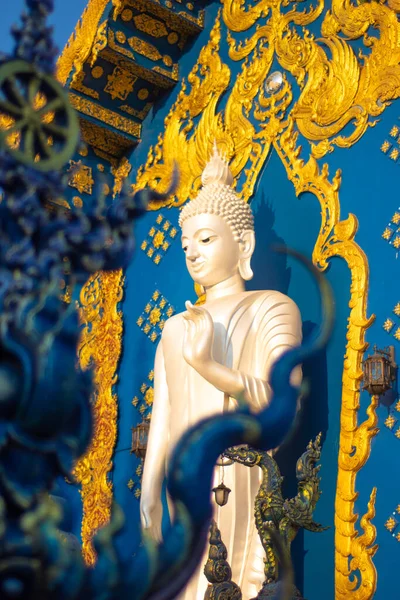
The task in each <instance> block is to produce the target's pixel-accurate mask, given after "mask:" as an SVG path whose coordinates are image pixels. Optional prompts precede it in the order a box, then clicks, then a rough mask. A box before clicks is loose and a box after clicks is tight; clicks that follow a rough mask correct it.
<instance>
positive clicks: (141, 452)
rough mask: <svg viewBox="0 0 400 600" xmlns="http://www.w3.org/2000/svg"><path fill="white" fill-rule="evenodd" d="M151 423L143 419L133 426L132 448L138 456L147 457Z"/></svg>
mask: <svg viewBox="0 0 400 600" xmlns="http://www.w3.org/2000/svg"><path fill="white" fill-rule="evenodd" d="M149 429H150V423H149V421H148V420H145V419H143V421H142V422H141V423H139V425H137V426H136V427H132V448H131V452H132V453H133V454H136V456H137V457H138V458H141V459H142V460H144V459H145V456H146V450H147V442H148V438H149Z"/></svg>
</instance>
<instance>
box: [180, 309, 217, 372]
mask: <svg viewBox="0 0 400 600" xmlns="http://www.w3.org/2000/svg"><path fill="white" fill-rule="evenodd" d="M185 306H186V309H187V312H185V313H183V318H184V320H185V336H184V339H183V357H184V359H185V360H186V362H187V363H189V365H191V366H192V367H193V368H194V369H196V371H197V372H198V373H200V375H204V372H205V371H207V369H208V368H209V366H210V364H211V363H212V362H213V357H212V346H213V341H214V323H213V320H212V318H211V315H210V313H209V312H208V310H206V309H205V308H204V307H202V306H193V304H192V303H191V302H189V301H188V302H186V304H185Z"/></svg>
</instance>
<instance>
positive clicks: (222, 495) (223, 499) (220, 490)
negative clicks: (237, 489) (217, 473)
mask: <svg viewBox="0 0 400 600" xmlns="http://www.w3.org/2000/svg"><path fill="white" fill-rule="evenodd" d="M213 492H214V495H215V502H216V503H217V504H218V506H225V504H226V503H227V502H228V498H229V494H230V493H231V490H230V488H228V487H226V485H224V483H223V482H222V481H221V483H220V484H219V485H217V487H215V488H213Z"/></svg>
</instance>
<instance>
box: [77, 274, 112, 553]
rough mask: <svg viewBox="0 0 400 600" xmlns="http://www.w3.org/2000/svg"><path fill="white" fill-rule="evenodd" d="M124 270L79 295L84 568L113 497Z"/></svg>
mask: <svg viewBox="0 0 400 600" xmlns="http://www.w3.org/2000/svg"><path fill="white" fill-rule="evenodd" d="M122 296H123V275H122V271H110V272H107V273H99V274H97V275H95V276H93V277H91V278H90V279H89V281H88V282H87V283H86V285H85V286H84V287H83V289H82V292H81V294H80V306H79V315H80V320H81V323H82V325H83V329H82V334H81V338H80V342H79V347H78V358H79V364H80V366H81V368H82V369H87V368H88V367H89V366H90V365H94V382H95V386H96V391H95V394H94V398H93V400H92V401H93V407H94V429H95V430H94V436H93V441H92V444H91V446H90V448H89V450H88V452H87V453H86V455H85V457H84V458H83V459H81V460H80V461H79V463H78V464H77V465H76V467H75V470H74V475H75V478H76V480H77V481H78V483H80V484H81V495H82V503H83V520H82V545H83V555H84V557H85V561H86V563H87V564H90V565H93V564H94V562H95V552H94V549H93V546H92V541H91V540H92V537H93V534H94V532H95V531H96V530H97V529H99V527H102V526H103V525H105V524H106V523H107V522H108V521H109V519H110V513H111V505H112V499H113V490H112V484H111V483H110V481H109V479H108V473H109V472H110V470H111V468H112V458H113V452H114V446H115V442H116V438H117V413H118V409H117V397H116V394H115V393H114V386H115V384H116V381H117V375H116V370H117V366H118V362H119V357H120V354H121V346H122V329H123V324H122V313H121V312H120V310H119V309H118V304H119V302H120V301H121V300H122Z"/></svg>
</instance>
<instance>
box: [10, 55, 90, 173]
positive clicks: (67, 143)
mask: <svg viewBox="0 0 400 600" xmlns="http://www.w3.org/2000/svg"><path fill="white" fill-rule="evenodd" d="M0 116H3V117H4V116H5V117H6V118H9V120H10V123H9V125H7V127H6V128H5V129H0V146H4V147H6V148H7V150H8V152H10V154H11V155H12V156H13V157H14V158H15V159H16V160H17V161H19V162H20V163H22V164H24V165H25V166H27V167H32V168H35V169H36V170H38V171H42V172H46V171H52V170H58V169H61V167H63V166H64V165H65V164H66V163H67V162H68V160H69V159H70V158H71V157H72V155H73V153H74V151H75V149H76V146H77V144H78V139H79V125H78V118H77V116H76V114H75V111H74V109H73V108H72V106H71V105H70V103H69V100H68V96H67V94H66V93H65V91H64V90H63V88H62V86H61V85H60V84H59V83H58V82H57V81H56V80H55V79H54V78H53V77H51V76H50V75H46V74H45V73H42V72H40V71H39V70H38V69H37V68H36V67H35V66H34V65H32V64H30V63H29V62H27V61H25V60H12V61H9V62H6V63H5V64H3V65H2V66H0Z"/></svg>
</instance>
